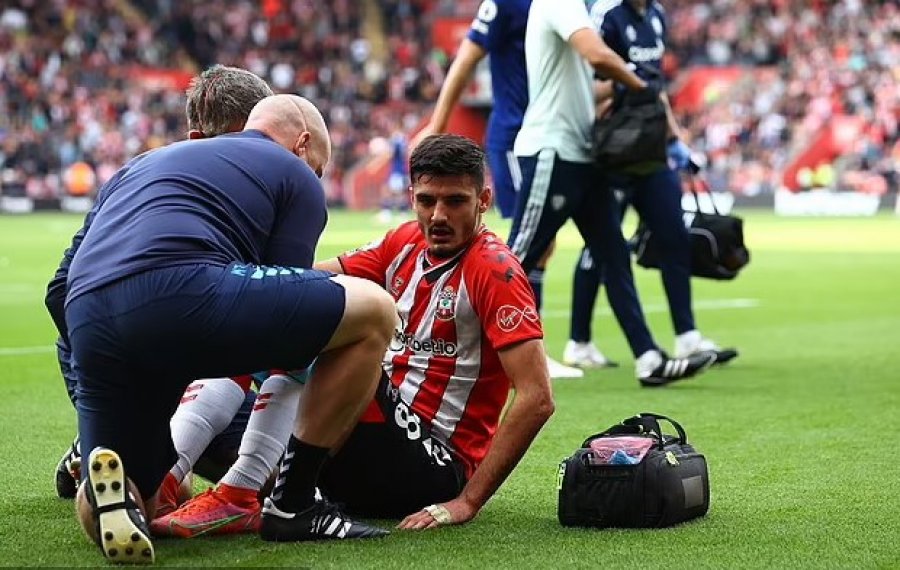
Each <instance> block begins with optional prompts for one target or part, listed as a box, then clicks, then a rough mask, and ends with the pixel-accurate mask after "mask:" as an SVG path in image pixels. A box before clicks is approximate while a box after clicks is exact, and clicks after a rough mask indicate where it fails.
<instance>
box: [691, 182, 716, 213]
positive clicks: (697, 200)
mask: <svg viewBox="0 0 900 570" xmlns="http://www.w3.org/2000/svg"><path fill="white" fill-rule="evenodd" d="M687 179H688V189H689V190H690V191H691V195H692V196H693V197H694V204H695V205H696V206H697V215H698V216H702V215H703V211H702V210H700V197H699V196H698V195H697V177H696V176H695V175H694V174H693V173H688V175H687ZM709 203H710V204H712V209H713V212H714V213H715V214H716V215H717V216H720V215H721V214H720V213H719V208H718V207H716V201H715V200H714V199H713V195H712V192H709Z"/></svg>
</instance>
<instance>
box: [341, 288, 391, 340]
mask: <svg viewBox="0 0 900 570" xmlns="http://www.w3.org/2000/svg"><path fill="white" fill-rule="evenodd" d="M334 279H335V281H337V282H338V283H340V284H341V286H343V287H344V292H345V299H346V300H345V306H344V321H346V322H348V323H352V324H353V325H354V326H355V327H357V328H360V329H366V330H367V333H371V334H376V335H378V336H383V337H384V338H389V337H390V335H391V334H392V332H393V330H394V325H395V322H396V319H397V316H396V315H397V310H396V308H395V307H394V300H393V299H392V298H391V296H390V295H389V294H388V293H387V292H386V291H385V290H384V289H382V288H381V287H380V286H379V285H377V284H376V283H373V282H372V281H368V280H366V279H359V278H355V277H348V276H345V275H338V276H336V277H335V278H334ZM342 324H343V322H342Z"/></svg>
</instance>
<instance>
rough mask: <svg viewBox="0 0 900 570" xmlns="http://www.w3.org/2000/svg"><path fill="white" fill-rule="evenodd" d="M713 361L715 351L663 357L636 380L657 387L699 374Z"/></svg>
mask: <svg viewBox="0 0 900 570" xmlns="http://www.w3.org/2000/svg"><path fill="white" fill-rule="evenodd" d="M715 362H716V353H715V351H704V352H698V353H696V354H692V355H690V356H687V357H685V358H665V359H664V360H663V361H662V363H661V364H660V365H659V366H657V367H656V368H654V369H653V370H652V371H650V372H649V373H648V374H645V375H641V376H639V377H638V381H639V382H640V383H641V386H644V387H646V388H658V387H660V386H665V385H666V384H671V383H672V382H675V381H677V380H683V379H685V378H690V377H691V376H694V375H696V374H699V373H700V372H703V371H704V370H706V369H707V368H709V367H710V366H712V365H713V363H715Z"/></svg>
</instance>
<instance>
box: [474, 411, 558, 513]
mask: <svg viewBox="0 0 900 570" xmlns="http://www.w3.org/2000/svg"><path fill="white" fill-rule="evenodd" d="M553 410H554V406H553V400H552V398H550V397H549V396H543V395H537V394H536V395H534V396H530V395H526V394H516V398H515V400H514V401H513V404H512V406H510V408H509V410H508V411H507V414H506V417H505V418H504V420H503V422H502V423H501V424H500V427H499V428H498V429H497V434H496V435H495V437H494V440H493V442H492V443H491V448H490V450H489V451H488V453H487V455H486V456H485V458H484V461H482V463H481V465H479V466H478V468H477V469H476V470H475V473H474V474H472V478H471V479H469V482H468V483H467V484H466V486H465V487H464V488H463V490H462V493H461V494H460V497H461V498H463V499H465V500H466V502H468V503H469V504H471V505H473V506H475V508H476V509H481V507H483V506H484V504H485V503H486V502H487V501H488V499H490V498H491V496H493V494H494V493H495V492H496V491H497V489H499V488H500V485H502V484H503V482H504V481H505V480H506V478H507V477H509V474H510V473H512V470H513V469H514V468H515V466H516V465H517V464H518V463H519V460H520V459H522V456H524V455H525V452H526V451H527V450H528V447H529V446H530V445H531V442H532V441H534V438H535V436H537V434H538V432H539V431H540V430H541V428H542V427H543V425H544V424H545V423H546V422H547V420H548V419H549V418H550V416H551V415H553Z"/></svg>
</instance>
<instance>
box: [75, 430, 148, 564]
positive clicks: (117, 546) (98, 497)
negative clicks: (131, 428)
mask: <svg viewBox="0 0 900 570" xmlns="http://www.w3.org/2000/svg"><path fill="white" fill-rule="evenodd" d="M84 467H85V469H87V470H88V471H87V478H86V479H85V481H84V484H85V485H87V489H86V491H87V498H88V501H89V502H90V504H91V510H92V511H93V514H94V524H95V525H96V526H95V530H96V532H97V546H99V547H100V550H102V551H103V555H104V556H106V558H107V559H108V560H109V561H110V562H116V563H120V564H152V563H153V543H152V542H150V530H149V529H148V527H147V521H146V520H145V519H144V515H143V514H142V513H141V510H140V509H139V508H138V505H137V501H135V499H134V496H133V495H132V494H131V492H130V491H129V490H128V489H127V479H126V478H125V468H124V466H123V465H122V460H121V459H119V455H118V454H117V453H116V452H115V451H113V450H111V449H106V448H103V447H98V448H96V449H94V450H93V451H92V452H91V455H90V458H89V459H88V462H87V463H86V464H85V466H84Z"/></svg>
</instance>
